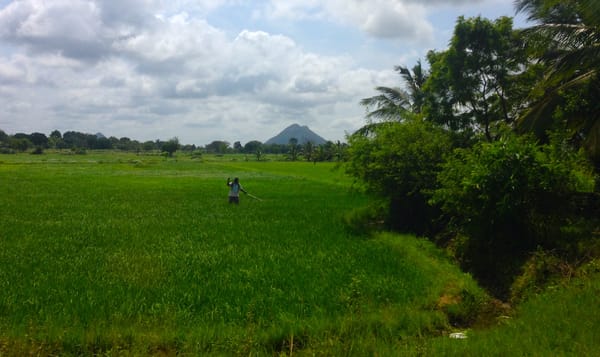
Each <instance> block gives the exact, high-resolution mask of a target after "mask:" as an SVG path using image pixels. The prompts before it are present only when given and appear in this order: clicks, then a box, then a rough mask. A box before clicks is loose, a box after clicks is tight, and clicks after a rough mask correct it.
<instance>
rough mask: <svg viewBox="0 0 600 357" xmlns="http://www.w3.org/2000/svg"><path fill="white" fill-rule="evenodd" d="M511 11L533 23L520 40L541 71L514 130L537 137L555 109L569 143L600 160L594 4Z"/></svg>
mask: <svg viewBox="0 0 600 357" xmlns="http://www.w3.org/2000/svg"><path fill="white" fill-rule="evenodd" d="M515 5H516V10H517V12H518V13H519V12H521V13H526V14H527V16H528V19H529V20H530V21H533V22H534V23H535V25H534V26H532V27H531V28H529V29H527V30H525V31H524V34H525V36H526V38H527V39H528V41H529V43H530V48H532V49H533V55H534V57H536V58H537V59H538V60H539V61H540V63H542V64H543V65H544V66H545V68H546V69H545V74H544V77H543V80H542V81H540V84H539V86H538V87H537V88H535V89H534V91H533V92H532V93H533V98H535V99H533V100H532V105H531V106H530V107H529V109H528V110H526V111H525V112H524V113H523V115H522V116H521V118H520V119H519V126H520V128H521V129H525V130H529V131H534V132H537V133H538V134H543V133H544V132H545V131H546V130H548V129H550V128H552V127H555V125H556V123H555V120H554V119H555V118H556V117H557V113H558V112H557V109H560V113H561V115H562V118H561V119H563V121H564V123H565V124H566V127H567V128H568V129H569V130H571V134H572V135H573V137H574V138H579V139H580V141H581V144H582V145H583V146H584V147H586V148H587V149H588V153H589V154H590V155H591V157H592V158H595V159H596V160H598V159H600V120H599V119H600V108H599V107H598V104H596V103H597V98H598V97H599V96H600V84H598V79H599V78H598V77H599V70H600V1H598V0H517V1H515ZM565 108H568V109H566V110H565Z"/></svg>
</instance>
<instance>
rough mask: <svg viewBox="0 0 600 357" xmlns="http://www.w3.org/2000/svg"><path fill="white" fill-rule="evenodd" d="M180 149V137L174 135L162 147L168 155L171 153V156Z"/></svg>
mask: <svg viewBox="0 0 600 357" xmlns="http://www.w3.org/2000/svg"><path fill="white" fill-rule="evenodd" d="M178 149H179V139H178V138H177V137H174V138H172V139H170V140H169V141H167V142H166V143H164V144H163V145H162V148H161V150H162V151H163V152H166V153H167V155H169V157H172V156H173V153H175V151H177V150H178Z"/></svg>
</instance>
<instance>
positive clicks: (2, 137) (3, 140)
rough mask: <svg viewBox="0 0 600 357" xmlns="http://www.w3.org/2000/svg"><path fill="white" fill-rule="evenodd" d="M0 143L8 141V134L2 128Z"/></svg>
mask: <svg viewBox="0 0 600 357" xmlns="http://www.w3.org/2000/svg"><path fill="white" fill-rule="evenodd" d="M0 143H8V134H6V133H5V132H4V130H0Z"/></svg>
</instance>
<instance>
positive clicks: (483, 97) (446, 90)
mask: <svg viewBox="0 0 600 357" xmlns="http://www.w3.org/2000/svg"><path fill="white" fill-rule="evenodd" d="M427 58H428V61H429V63H430V65H431V72H430V76H429V78H428V80H427V83H426V84H425V91H426V94H427V97H426V102H427V103H426V110H425V112H426V115H427V118H428V119H429V120H431V121H433V122H436V123H439V124H443V125H446V126H448V127H449V128H451V129H453V130H475V131H477V132H481V133H483V135H484V136H485V138H486V139H487V140H488V141H491V140H493V138H494V129H495V128H494V126H495V124H496V123H498V122H504V123H506V124H509V125H510V124H512V123H513V121H514V120H515V117H516V113H517V108H519V103H516V102H514V100H515V99H517V100H518V99H519V98H518V97H517V96H514V95H512V93H513V92H514V91H515V85H516V83H518V81H516V79H515V77H517V75H518V74H519V73H520V72H521V71H522V68H523V66H524V64H525V63H526V56H525V52H524V51H523V46H522V45H521V44H520V42H519V37H518V36H517V33H516V32H515V31H513V29H512V20H511V19H510V18H508V17H501V18H499V19H497V20H495V21H494V22H492V21H490V20H487V19H483V18H481V17H476V18H470V19H465V18H464V17H459V19H458V21H457V24H456V26H455V29H454V35H453V37H452V40H451V42H450V47H449V48H448V50H447V51H444V52H433V51H431V52H430V53H429V54H428V56H427Z"/></svg>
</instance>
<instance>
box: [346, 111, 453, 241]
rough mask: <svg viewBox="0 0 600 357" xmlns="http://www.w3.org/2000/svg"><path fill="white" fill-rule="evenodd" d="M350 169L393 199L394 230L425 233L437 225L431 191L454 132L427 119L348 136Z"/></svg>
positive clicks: (375, 190)
mask: <svg viewBox="0 0 600 357" xmlns="http://www.w3.org/2000/svg"><path fill="white" fill-rule="evenodd" d="M348 143H349V146H348V148H347V157H348V161H347V163H346V166H345V167H346V172H347V173H348V174H350V175H351V176H353V177H355V178H356V179H357V180H358V181H359V182H362V183H364V184H365V186H366V188H367V190H368V191H369V192H372V193H373V194H375V195H377V196H379V197H382V198H383V199H384V200H386V201H387V202H388V205H389V217H388V220H387V221H388V223H389V224H390V226H391V227H392V228H394V229H398V230H402V231H411V232H415V233H418V234H423V233H425V232H427V231H429V230H431V229H432V228H433V227H432V224H431V221H432V220H433V219H434V218H435V217H436V215H437V213H436V209H435V208H434V207H431V206H429V205H428V203H427V201H428V195H429V193H430V192H431V191H432V190H433V189H434V188H435V187H436V175H437V172H438V171H439V170H440V167H439V165H440V163H441V162H442V161H443V157H444V154H445V153H447V152H448V151H450V149H451V143H450V137H449V135H448V133H446V132H445V131H444V130H442V129H441V128H439V127H436V126H434V125H432V124H431V123H427V122H423V121H421V120H407V121H404V122H401V123H399V122H384V123H381V125H378V126H377V127H375V128H374V129H373V131H372V132H371V133H370V134H369V135H362V134H361V133H355V134H354V135H351V136H350V137H348Z"/></svg>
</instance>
